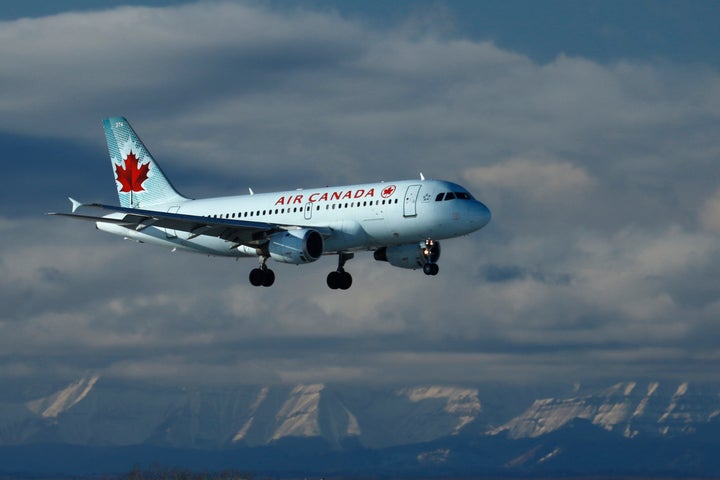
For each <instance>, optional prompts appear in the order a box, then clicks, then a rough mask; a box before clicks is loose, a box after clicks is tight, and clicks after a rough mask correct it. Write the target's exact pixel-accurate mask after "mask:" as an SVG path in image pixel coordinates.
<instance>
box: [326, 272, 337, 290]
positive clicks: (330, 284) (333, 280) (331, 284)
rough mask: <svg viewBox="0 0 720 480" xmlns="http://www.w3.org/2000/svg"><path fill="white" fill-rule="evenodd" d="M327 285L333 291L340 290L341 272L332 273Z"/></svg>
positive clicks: (329, 274) (328, 277)
mask: <svg viewBox="0 0 720 480" xmlns="http://www.w3.org/2000/svg"><path fill="white" fill-rule="evenodd" d="M327 285H328V287H330V288H331V289H332V290H337V289H338V288H340V272H330V273H328V276H327Z"/></svg>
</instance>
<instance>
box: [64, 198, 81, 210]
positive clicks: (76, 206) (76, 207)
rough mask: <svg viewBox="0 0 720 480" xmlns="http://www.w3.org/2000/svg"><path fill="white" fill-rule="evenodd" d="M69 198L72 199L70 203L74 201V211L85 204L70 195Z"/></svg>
mask: <svg viewBox="0 0 720 480" xmlns="http://www.w3.org/2000/svg"><path fill="white" fill-rule="evenodd" d="M68 200H70V203H72V213H75V212H76V211H77V209H78V208H80V207H82V206H83V204H82V203H81V202H78V201H77V200H75V199H74V198H72V197H68Z"/></svg>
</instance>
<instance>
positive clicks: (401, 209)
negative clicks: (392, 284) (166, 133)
mask: <svg viewBox="0 0 720 480" xmlns="http://www.w3.org/2000/svg"><path fill="white" fill-rule="evenodd" d="M103 127H104V130H105V137H106V139H107V146H108V151H109V153H110V160H111V162H112V169H113V175H114V177H115V186H116V187H117V192H118V197H119V200H120V206H114V205H103V204H100V203H81V202H78V201H77V200H75V199H73V198H69V200H70V202H71V203H72V213H50V214H49V215H58V216H63V217H70V218H74V219H80V220H87V221H91V222H95V224H96V227H97V229H98V230H101V231H104V232H108V233H112V234H115V235H119V236H121V237H124V238H126V239H131V240H135V241H137V242H139V243H149V244H154V245H159V246H163V247H167V248H170V249H172V251H176V250H184V251H190V252H196V253H202V254H207V255H212V256H223V257H235V258H239V257H257V258H258V261H259V266H258V267H257V268H254V269H252V270H251V271H250V275H249V280H250V283H251V284H252V285H254V286H264V287H269V286H271V285H273V283H274V282H275V273H274V272H273V271H272V270H271V269H270V268H268V266H267V260H269V259H272V260H274V261H276V262H280V263H287V264H294V265H303V264H308V263H312V262H315V261H316V260H318V259H319V258H320V257H321V256H322V255H337V256H338V266H337V269H336V270H334V271H332V272H330V273H329V274H328V276H327V285H328V287H330V288H331V289H334V290H337V289H340V290H347V289H348V288H350V286H351V285H352V276H351V275H350V273H348V272H346V271H345V263H346V262H347V261H348V260H350V259H352V258H353V257H354V255H355V252H358V251H372V252H373V256H374V258H375V260H378V261H384V262H388V263H389V264H390V265H393V266H395V267H401V268H407V269H422V271H423V272H424V273H425V274H426V275H437V273H438V271H439V267H438V263H437V262H438V259H439V258H440V242H439V240H445V239H449V238H453V237H459V236H463V235H467V234H469V233H472V232H474V231H476V230H479V229H481V228H482V227H484V226H485V225H487V224H488V222H489V221H490V217H491V214H490V210H489V209H488V208H487V206H485V205H484V204H483V203H482V202H480V201H478V200H475V198H474V197H473V196H472V195H471V194H470V192H468V191H467V190H466V189H465V188H463V187H461V186H460V185H457V184H455V183H452V182H448V181H444V180H430V179H425V177H424V176H423V175H422V173H421V174H420V180H399V181H394V182H379V183H365V184H358V185H344V186H336V187H322V188H310V189H297V190H287V191H281V192H271V193H262V194H261V193H257V194H256V193H254V192H253V191H252V189H250V190H249V194H248V195H238V196H226V197H215V198H204V199H191V198H187V197H184V196H182V195H181V194H179V193H178V192H177V190H176V189H175V188H174V187H173V185H172V184H171V183H170V181H169V180H168V178H167V176H166V175H165V174H164V173H163V171H162V170H161V169H160V166H159V164H158V163H157V162H156V161H155V159H154V158H153V157H152V156H151V155H150V152H149V151H148V149H147V148H146V147H145V145H144V144H143V142H142V141H141V140H140V137H138V135H137V134H136V133H135V131H134V130H133V129H132V127H131V126H130V123H128V121H127V120H126V119H125V118H124V117H110V118H106V119H104V120H103ZM81 208H82V209H83V211H84V212H87V211H91V212H92V214H87V213H83V214H80V213H77V212H78V210H80V209H81Z"/></svg>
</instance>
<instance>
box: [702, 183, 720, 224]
mask: <svg viewBox="0 0 720 480" xmlns="http://www.w3.org/2000/svg"><path fill="white" fill-rule="evenodd" d="M700 224H701V225H702V226H703V228H705V229H707V230H709V231H712V232H720V189H718V191H716V192H715V194H714V195H713V196H711V197H710V198H708V199H707V200H706V201H705V204H704V205H703V206H702V209H701V210H700Z"/></svg>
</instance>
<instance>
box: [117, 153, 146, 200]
mask: <svg viewBox="0 0 720 480" xmlns="http://www.w3.org/2000/svg"><path fill="white" fill-rule="evenodd" d="M149 170H150V162H148V163H146V164H144V165H140V166H139V167H138V159H137V157H136V156H135V154H134V153H133V152H132V150H130V153H129V154H128V156H127V157H125V168H123V167H122V166H120V165H115V173H116V174H117V181H118V182H120V184H122V188H121V189H120V191H121V192H143V191H145V189H144V188H143V187H142V184H143V182H144V181H145V180H147V178H148V171H149Z"/></svg>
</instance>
